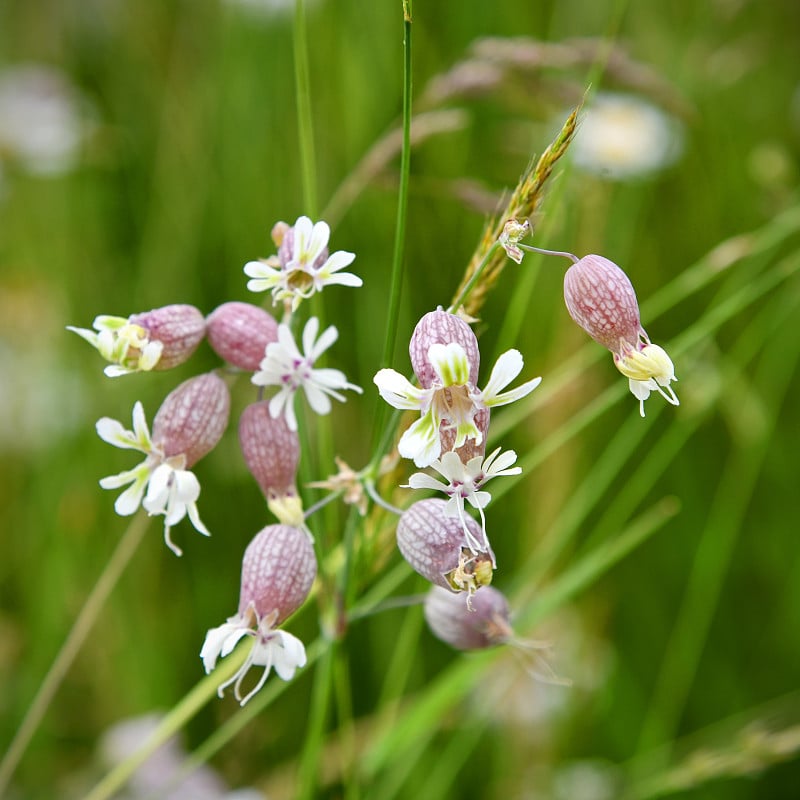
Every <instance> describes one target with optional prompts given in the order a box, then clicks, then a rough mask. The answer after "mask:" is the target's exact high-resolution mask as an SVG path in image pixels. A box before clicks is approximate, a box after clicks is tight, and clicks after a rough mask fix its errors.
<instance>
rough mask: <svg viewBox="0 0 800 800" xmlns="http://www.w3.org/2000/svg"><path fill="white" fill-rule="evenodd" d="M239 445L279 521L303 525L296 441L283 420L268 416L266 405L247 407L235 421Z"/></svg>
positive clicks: (263, 402) (257, 404) (298, 455)
mask: <svg viewBox="0 0 800 800" xmlns="http://www.w3.org/2000/svg"><path fill="white" fill-rule="evenodd" d="M239 445H240V447H241V449H242V455H243V456H244V460H245V462H246V463H247V467H248V469H249V470H250V472H251V473H252V475H253V477H254V478H255V479H256V481H257V482H258V485H259V486H260V487H261V491H262V492H264V496H265V497H266V498H267V505H268V506H269V508H270V510H271V511H272V513H273V514H275V516H276V517H278V519H279V521H280V522H282V523H286V524H287V525H295V526H298V527H299V526H301V525H302V524H303V505H302V501H301V500H300V496H299V494H298V492H297V486H296V479H297V467H298V465H299V463H300V440H299V438H298V435H297V431H293V430H291V429H290V428H289V426H288V425H287V424H286V420H285V419H284V417H283V416H280V417H273V416H272V415H271V414H270V413H269V401H268V400H262V401H261V402H259V403H252V404H251V405H249V406H247V408H245V410H244V411H243V412H242V416H241V417H240V418H239Z"/></svg>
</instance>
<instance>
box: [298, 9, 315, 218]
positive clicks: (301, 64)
mask: <svg viewBox="0 0 800 800" xmlns="http://www.w3.org/2000/svg"><path fill="white" fill-rule="evenodd" d="M294 79H295V91H296V94H297V132H298V138H299V139H300V173H301V180H302V185H303V208H304V210H305V213H306V214H307V215H308V216H309V217H311V219H316V216H317V184H316V177H317V165H316V155H315V151H314V123H313V118H312V114H311V82H310V79H309V69H308V42H307V40H306V15H305V3H304V0H295V15H294Z"/></svg>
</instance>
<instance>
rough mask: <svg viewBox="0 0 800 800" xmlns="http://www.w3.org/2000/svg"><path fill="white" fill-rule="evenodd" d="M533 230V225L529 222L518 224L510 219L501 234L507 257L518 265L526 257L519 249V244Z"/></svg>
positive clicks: (501, 241)
mask: <svg viewBox="0 0 800 800" xmlns="http://www.w3.org/2000/svg"><path fill="white" fill-rule="evenodd" d="M530 230H531V224H530V222H528V220H527V219H526V220H524V221H523V222H517V220H515V219H510V220H508V221H507V222H506V224H505V225H504V226H503V232H502V233H501V234H500V239H499V241H500V244H501V245H502V247H503V250H505V251H506V255H507V256H508V257H509V258H510V259H511V260H512V261H516V262H517V264H521V263H522V257H523V256H524V255H525V254H524V253H523V252H522V250H521V249H520V247H519V243H520V241H521V240H522V239H524V238H525V237H526V236H527V235H528V234H529V233H530Z"/></svg>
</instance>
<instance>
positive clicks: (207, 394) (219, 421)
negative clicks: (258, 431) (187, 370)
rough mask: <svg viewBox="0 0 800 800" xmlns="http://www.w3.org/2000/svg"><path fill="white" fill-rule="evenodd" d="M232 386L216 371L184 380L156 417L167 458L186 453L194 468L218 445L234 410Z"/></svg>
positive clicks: (157, 439)
mask: <svg viewBox="0 0 800 800" xmlns="http://www.w3.org/2000/svg"><path fill="white" fill-rule="evenodd" d="M230 403H231V401H230V393H229V392H228V386H227V384H226V383H225V381H224V380H222V378H220V377H219V375H217V374H216V373H215V372H207V373H206V374H204V375H198V376H196V377H194V378H189V380H187V381H184V382H183V383H182V384H181V385H180V386H178V388H177V389H173V390H172V391H171V392H170V393H169V394H168V395H167V397H166V398H165V399H164V402H163V403H162V404H161V408H159V409H158V413H157V414H156V416H155V419H154V420H153V436H152V439H153V442H154V443H155V445H156V446H157V447H159V448H160V449H161V450H162V452H163V453H164V456H165V457H166V458H171V457H173V456H184V458H185V464H184V467H185V469H190V468H191V467H192V465H193V464H196V463H197V462H198V461H199V460H200V459H201V458H202V457H203V456H204V455H206V454H207V453H209V452H211V450H213V449H214V447H216V445H217V442H219V440H220V438H221V437H222V434H223V433H224V432H225V428H227V427H228V415H229V414H230Z"/></svg>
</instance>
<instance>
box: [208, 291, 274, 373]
mask: <svg viewBox="0 0 800 800" xmlns="http://www.w3.org/2000/svg"><path fill="white" fill-rule="evenodd" d="M206 327H207V331H206V336H207V338H208V343H209V344H210V345H211V349H212V350H213V351H214V352H215V353H216V354H217V355H218V356H219V357H220V358H222V359H224V360H225V361H227V362H228V363H229V364H233V366H235V367H238V368H239V369H243V370H246V371H247V372H255V371H256V370H257V369H258V365H259V364H260V363H261V362H262V361H263V359H264V356H265V355H266V352H267V345H268V344H270V343H271V342H277V341H278V323H277V322H276V321H275V320H274V319H273V317H272V315H271V314H269V313H268V312H267V311H264V309H263V308H259V307H258V306H254V305H252V304H251V303H237V302H231V303H223V304H222V305H221V306H217V307H216V308H215V309H214V310H213V311H212V312H211V313H210V314H209V315H208V317H207V319H206Z"/></svg>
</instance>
